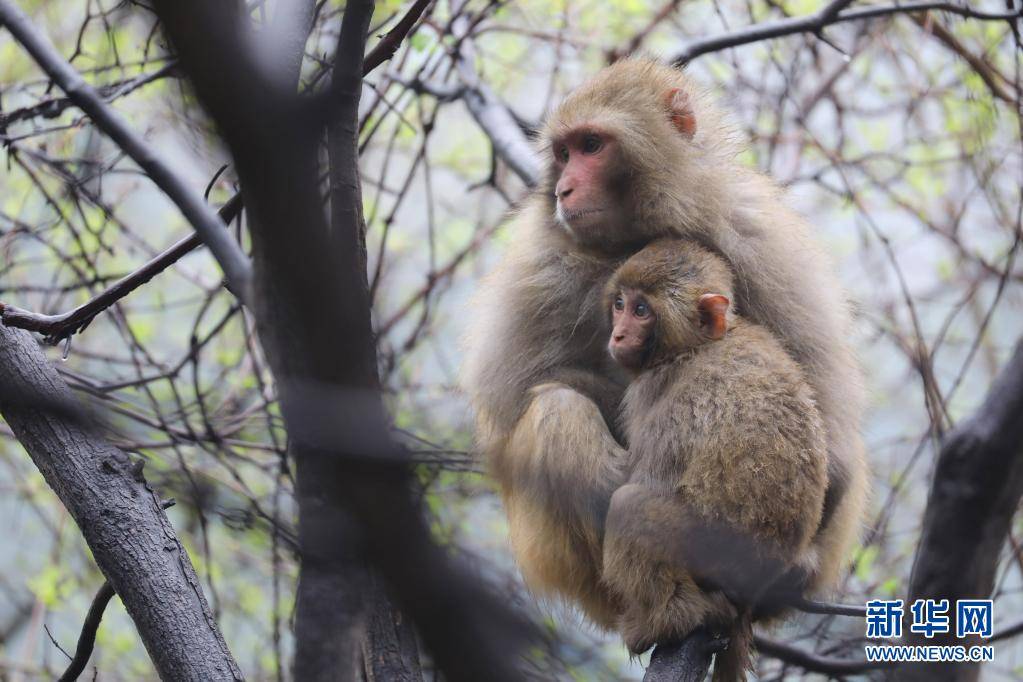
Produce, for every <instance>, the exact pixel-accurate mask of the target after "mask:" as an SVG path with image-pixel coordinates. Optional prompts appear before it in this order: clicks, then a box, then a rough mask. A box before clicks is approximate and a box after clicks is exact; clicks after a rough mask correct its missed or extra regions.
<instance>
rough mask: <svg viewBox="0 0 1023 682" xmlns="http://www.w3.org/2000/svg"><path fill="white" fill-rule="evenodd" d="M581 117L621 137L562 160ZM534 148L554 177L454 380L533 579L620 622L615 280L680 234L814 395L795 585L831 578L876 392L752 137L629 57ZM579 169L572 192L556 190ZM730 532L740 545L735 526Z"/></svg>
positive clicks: (728, 585)
mask: <svg viewBox="0 0 1023 682" xmlns="http://www.w3.org/2000/svg"><path fill="white" fill-rule="evenodd" d="M578 131H581V132H584V133H585V134H586V135H590V134H593V135H599V136H601V137H600V139H601V140H605V139H606V140H613V142H614V144H608V145H606V146H605V147H603V148H602V149H598V150H597V152H596V153H594V154H593V155H591V156H580V154H588V153H590V152H589V150H590V149H591V148H592V147H593V145H592V144H589V143H588V142H586V141H584V142H581V143H578V144H579V145H584V146H582V147H579V146H578V145H577V146H574V147H572V149H571V153H570V154H564V153H563V151H562V150H563V149H564V148H565V147H564V145H568V144H576V143H575V142H574V141H573V140H574V138H572V137H571V136H572V135H573V134H574V133H575V132H578ZM586 131H589V132H586ZM580 148H581V149H582V151H578V150H579V149H580ZM539 150H540V153H542V154H544V155H546V158H547V159H548V161H547V162H546V168H545V171H544V177H543V178H542V179H541V181H540V182H539V183H538V186H537V187H536V189H535V191H534V192H533V193H532V195H531V196H530V197H529V198H528V199H527V200H526V202H525V203H524V205H523V206H522V207H521V209H520V210H519V213H518V215H517V216H516V217H515V218H514V219H513V221H512V223H511V225H509V226H508V227H507V228H506V229H507V230H508V234H509V235H510V237H511V239H510V245H509V248H508V250H507V251H506V253H505V255H504V257H503V261H502V262H501V263H500V264H499V265H498V267H497V268H496V270H495V271H494V272H492V273H490V275H488V277H486V278H485V279H484V281H483V283H482V284H481V287H480V290H479V292H478V294H477V296H476V298H475V300H474V302H473V303H472V304H471V310H472V311H473V317H472V320H471V322H470V329H469V330H468V333H467V336H466V340H465V348H466V357H465V361H464V363H463V370H462V371H463V374H462V378H461V381H462V385H463V387H464V388H465V390H466V392H467V394H468V396H469V398H470V402H471V404H472V406H473V409H474V412H475V415H476V425H477V429H476V431H477V440H478V444H479V448H480V449H481V451H482V452H484V453H485V457H486V459H487V462H488V465H489V469H490V471H491V473H492V475H493V476H494V477H495V479H496V481H497V482H498V484H499V486H500V488H501V492H502V497H503V500H504V503H505V507H506V512H507V515H508V522H509V532H510V539H511V543H512V550H513V552H514V554H515V556H516V559H517V561H518V564H519V566H520V567H521V570H522V573H523V576H524V578H525V580H526V582H527V584H528V585H529V586H530V588H531V589H532V590H534V592H536V593H537V594H539V595H544V596H548V597H553V598H559V599H564V600H567V601H569V602H572V603H575V604H576V605H578V606H579V607H580V608H581V609H582V611H583V612H584V613H585V614H587V615H588V616H589V617H590V618H591V619H592V620H593V621H594V622H595V623H597V624H598V625H601V626H603V627H607V628H612V627H615V626H616V623H617V621H618V616H619V614H620V613H621V611H622V604H620V600H619V598H618V597H616V596H614V595H613V594H611V593H610V591H609V590H608V589H607V588H606V587H605V585H604V584H603V583H602V582H601V570H602V569H601V567H602V562H603V535H604V522H605V518H606V515H607V510H608V507H609V505H610V502H611V496H612V495H613V494H614V493H615V491H617V490H618V489H619V488H620V487H622V486H623V485H625V483H626V480H627V476H626V471H627V465H628V461H629V453H628V452H626V450H625V449H624V448H623V447H622V445H621V441H620V440H619V439H617V438H616V435H615V433H614V432H613V430H612V429H613V424H612V425H611V426H609V423H610V422H609V420H608V417H607V415H608V412H609V410H610V411H613V406H614V405H615V404H616V403H617V401H618V400H619V399H620V398H621V395H622V392H623V391H624V387H625V385H626V383H627V381H628V377H627V375H626V374H625V373H624V372H623V371H622V370H621V368H620V367H617V366H616V365H615V364H614V363H613V362H611V361H610V358H609V356H608V353H607V350H606V341H607V333H608V329H607V322H606V312H605V311H604V310H603V300H602V296H603V287H604V284H605V283H606V282H607V280H608V278H609V277H610V275H611V274H612V272H614V270H615V269H616V267H617V266H618V265H619V264H621V263H622V262H623V261H624V260H625V259H626V258H628V257H629V256H630V255H632V254H633V253H635V252H636V251H638V250H639V249H640V248H642V247H643V246H644V245H646V244H648V243H649V242H651V241H653V240H655V239H657V238H660V237H682V238H688V239H692V240H695V241H697V242H699V243H701V244H702V245H703V246H705V247H706V248H708V249H709V250H711V251H713V252H714V253H717V254H719V255H720V256H721V257H723V258H724V260H725V261H727V262H728V264H729V266H730V267H731V269H732V271H733V272H734V273H735V277H736V281H735V288H734V291H733V293H734V298H733V300H732V303H733V305H734V306H735V308H736V309H737V310H739V311H740V312H741V313H742V316H743V317H744V318H745V319H746V320H748V321H749V322H751V323H755V324H757V325H761V326H762V327H763V328H764V329H765V330H766V332H768V333H770V335H773V336H774V337H775V338H777V339H778V341H779V342H780V343H781V345H782V346H783V347H784V348H785V350H786V351H787V352H788V353H789V354H790V355H791V356H792V358H794V360H795V361H796V363H798V365H799V367H800V368H801V369H802V371H803V373H804V375H805V376H806V378H807V381H808V382H809V383H810V385H811V388H812V390H813V392H814V395H815V398H816V402H817V407H818V410H819V411H820V414H821V418H822V420H823V424H824V432H825V437H826V441H827V451H828V458H827V462H828V472H827V474H828V489H827V496H826V500H825V505H824V520H823V521H822V523H821V526H820V528H819V530H818V531H817V533H816V534H815V535H814V537H813V538H812V540H811V548H812V549H813V550H814V551H815V552H816V555H817V562H816V568H815V570H814V572H813V574H812V575H809V576H806V577H805V579H801V580H800V581H799V588H800V589H802V587H803V586H804V585H803V583H805V587H806V588H807V589H809V590H816V591H820V590H824V589H827V587H828V586H830V585H831V584H833V582H834V580H835V578H836V577H837V575H838V573H839V571H840V569H841V568H842V566H843V564H844V562H845V560H846V555H847V552H848V550H849V548H850V546H851V544H852V543H854V542H855V540H856V539H857V536H858V532H859V530H860V525H861V515H862V510H863V506H864V502H865V497H866V494H867V469H866V464H865V459H864V452H863V445H862V440H861V436H860V432H859V429H860V421H861V417H862V411H863V402H864V399H863V389H862V385H861V384H862V382H861V376H860V371H859V368H858V366H857V364H856V362H855V360H854V357H853V354H852V352H851V349H850V347H849V341H848V339H849V338H850V336H851V316H850V312H849V307H848V305H847V302H846V300H845V299H844V297H843V294H842V290H841V287H840V286H839V283H838V281H837V278H836V277H835V275H834V274H833V272H832V267H831V264H830V263H829V261H828V258H827V257H826V256H825V254H824V253H823V252H822V251H821V249H820V248H819V247H818V246H817V245H816V244H815V243H814V241H813V239H812V238H811V234H810V228H809V226H808V225H807V223H806V221H805V220H804V219H803V218H801V217H800V216H799V215H798V214H796V213H795V212H793V211H792V210H790V209H789V208H788V207H787V206H786V205H785V204H784V203H783V201H782V197H781V193H780V190H779V188H778V187H777V186H776V185H775V184H774V183H773V182H772V181H771V180H769V179H768V178H767V177H765V176H764V175H762V174H761V173H759V172H757V171H755V170H753V169H750V168H747V167H746V166H744V165H742V164H741V163H740V162H739V161H738V160H737V157H738V152H739V151H740V150H741V147H740V146H739V145H738V144H737V142H736V139H735V135H734V134H733V132H732V131H731V130H730V129H729V128H728V126H726V125H725V123H724V119H723V117H722V116H721V114H719V113H718V112H717V110H716V109H715V107H714V105H713V104H712V103H711V101H710V100H709V98H708V97H707V96H706V95H705V94H703V93H702V92H701V91H700V90H698V89H697V88H696V87H695V86H694V85H693V84H692V82H691V81H690V80H689V78H688V77H687V76H686V75H685V74H683V73H682V72H681V71H679V70H677V69H673V68H670V67H668V66H666V65H662V64H658V63H656V62H653V61H649V60H643V59H628V60H622V61H619V62H617V63H615V64H613V65H612V66H610V67H608V68H606V69H604V70H603V71H601V72H600V73H599V74H597V75H596V76H595V77H594V78H593V79H592V80H590V81H589V82H588V83H585V84H584V85H582V86H581V87H579V88H578V89H577V90H576V91H575V92H573V93H572V94H571V95H569V97H568V98H567V99H566V100H565V101H564V102H563V103H562V104H561V105H560V106H559V107H558V108H557V109H556V110H555V111H554V112H553V113H552V114H551V115H550V117H549V119H548V121H547V123H546V126H545V128H544V130H543V132H542V135H541V136H540V142H539ZM556 155H558V156H556ZM565 156H567V157H568V162H567V163H565V161H564V157H565ZM603 157H606V159H605V161H606V162H605V163H604V164H603V165H598V166H596V167H594V168H596V169H597V170H594V172H593V174H592V175H587V173H588V172H589V170H590V169H591V168H590V166H586V165H582V166H578V169H579V171H578V172H576V170H575V166H574V164H575V162H576V160H577V159H578V160H581V161H586V162H587V163H589V162H590V161H593V160H597V159H600V158H603ZM597 171H599V172H597ZM573 178H574V179H573ZM568 179H573V182H574V183H575V185H576V186H574V187H567V188H562V187H560V186H559V184H566V180H568ZM569 190H573V191H572V193H571V194H570V195H569ZM556 192H558V194H557V196H556V194H555V193H556ZM573 201H574V202H575V204H572V202H573ZM587 201H588V202H590V203H589V204H587V203H586V202H587ZM594 202H596V203H594ZM570 204H572V205H573V206H574V207H575V208H574V209H573V210H567V209H566V206H567V205H570ZM579 216H581V217H579ZM608 406H611V407H608ZM602 410H603V412H602ZM750 423H751V424H755V423H759V422H750ZM741 474H742V472H741V471H740V472H736V475H741ZM726 475H727V474H726ZM671 480H677V479H671ZM661 483H662V485H668V484H669V482H668V481H662V482H661ZM786 494H787V493H786ZM753 513H755V512H753ZM730 530H731V529H725V531H730ZM666 532H667V531H666ZM719 537H721V538H729V537H734V538H735V543H736V544H737V545H741V544H743V543H744V542H745V537H744V534H743V533H741V532H738V531H736V532H734V533H732V532H722V533H720V534H719ZM706 556H707V555H706V554H701V555H700V556H698V557H694V558H692V559H691V561H696V560H699V559H704V558H706ZM718 568H720V571H719V572H718V574H717V576H716V578H715V580H716V581H717V582H719V583H722V585H721V587H722V589H725V590H727V591H731V592H734V593H739V594H741V593H743V592H744V591H745V590H744V588H743V585H746V584H750V583H755V582H756V580H755V578H754V577H751V576H750V575H743V572H742V570H741V567H738V568H737V567H736V566H734V565H728V566H725V567H718ZM694 572H695V571H694Z"/></svg>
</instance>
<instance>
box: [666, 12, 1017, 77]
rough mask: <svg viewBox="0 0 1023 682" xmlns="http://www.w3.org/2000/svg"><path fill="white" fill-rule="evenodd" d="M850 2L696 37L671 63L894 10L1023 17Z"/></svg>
mask: <svg viewBox="0 0 1023 682" xmlns="http://www.w3.org/2000/svg"><path fill="white" fill-rule="evenodd" d="M849 4H850V3H849V2H845V1H840V2H832V3H830V4H829V5H827V6H826V7H824V8H823V9H821V10H820V11H819V12H814V13H813V14H808V15H806V16H801V17H791V18H787V19H780V20H778V21H765V22H763V23H759V24H754V25H753V26H747V27H745V28H741V29H739V30H737V31H731V32H729V33H725V34H722V35H717V36H712V37H710V38H704V39H702V40H696V41H693V42H692V43H690V44H689V45H687V46H686V48H685V49H684V50H682V51H681V52H680V53H678V54H677V55H676V56H675V57H674V59H672V63H673V64H675V65H676V66H684V65H685V64H687V63H689V62H691V61H692V60H693V59H696V58H697V57H699V56H700V55H704V54H707V53H708V52H719V51H721V50H725V49H728V48H730V47H738V46H740V45H748V44H750V43H756V42H759V41H761V40H770V39H771V38H781V37H783V36H789V35H794V34H797V33H817V34H819V33H821V32H822V31H823V30H824V29H825V28H827V27H828V26H833V25H835V24H841V23H845V22H847V21H859V20H866V19H875V18H878V17H883V16H890V15H893V14H909V13H912V12H925V11H928V10H940V11H943V12H949V13H951V14H958V15H959V16H961V17H967V18H970V19H983V20H986V21H1011V20H1013V19H1019V18H1020V17H1023V9H1014V10H1012V11H1009V12H986V11H982V10H976V9H973V8H971V7H967V6H965V5H957V4H954V3H950V2H907V3H903V4H899V5H880V6H871V7H862V8H858V9H851V10H848V11H842V10H843V8H844V7H845V6H846V5H849Z"/></svg>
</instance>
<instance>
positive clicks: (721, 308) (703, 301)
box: [696, 294, 729, 341]
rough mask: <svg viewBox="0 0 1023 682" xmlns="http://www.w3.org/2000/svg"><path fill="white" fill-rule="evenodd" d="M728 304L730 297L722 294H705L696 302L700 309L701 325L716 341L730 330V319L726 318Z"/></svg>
mask: <svg viewBox="0 0 1023 682" xmlns="http://www.w3.org/2000/svg"><path fill="white" fill-rule="evenodd" d="M728 306H729V301H728V299H727V298H726V297H724V296H722V295H721V294H704V295H703V296H700V300H699V302H698V303H697V304H696V307H697V308H698V309H699V311H700V325H701V326H702V327H703V328H704V330H706V332H707V336H709V337H710V338H712V339H713V340H715V341H717V340H718V339H721V338H723V337H724V335H725V332H726V331H728V320H727V319H726V318H725V313H727V312H728Z"/></svg>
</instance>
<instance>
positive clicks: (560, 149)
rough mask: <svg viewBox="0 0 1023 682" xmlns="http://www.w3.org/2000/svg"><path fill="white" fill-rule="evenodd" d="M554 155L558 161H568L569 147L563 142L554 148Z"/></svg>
mask: <svg viewBox="0 0 1023 682" xmlns="http://www.w3.org/2000/svg"><path fill="white" fill-rule="evenodd" d="M554 156H555V158H557V160H558V161H560V162H562V163H567V162H568V147H566V146H565V145H563V144H561V145H558V146H557V148H556V149H555V150H554Z"/></svg>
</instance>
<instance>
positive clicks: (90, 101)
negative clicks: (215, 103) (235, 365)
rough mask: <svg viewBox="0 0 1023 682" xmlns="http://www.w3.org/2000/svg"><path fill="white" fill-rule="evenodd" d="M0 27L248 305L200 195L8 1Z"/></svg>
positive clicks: (239, 257) (235, 257)
mask: <svg viewBox="0 0 1023 682" xmlns="http://www.w3.org/2000/svg"><path fill="white" fill-rule="evenodd" d="M0 24H2V25H4V26H6V27H7V30H8V31H10V32H11V35H13V36H14V38H15V40H17V41H18V42H19V43H21V45H22V47H24V48H25V50H26V51H27V52H28V53H29V54H30V55H32V58H33V59H34V60H35V61H36V63H37V64H39V67H40V68H41V69H42V70H43V71H44V72H46V74H47V75H48V76H49V77H50V78H52V79H53V81H54V82H55V83H57V85H59V86H60V88H61V89H62V90H63V91H64V92H65V93H67V96H68V98H69V99H71V101H73V102H74V103H75V104H76V105H78V107H79V108H80V109H81V110H82V111H84V112H85V113H86V114H88V115H89V117H90V118H91V119H92V120H93V122H94V123H95V124H96V125H97V126H98V127H99V128H100V130H102V131H103V132H105V133H106V134H107V135H108V136H109V137H110V139H111V140H113V141H114V143H115V144H117V146H119V147H120V148H121V149H123V150H124V152H125V153H126V154H128V156H130V157H131V158H132V160H134V161H135V163H137V164H138V165H139V167H140V168H142V169H143V170H144V171H145V172H146V176H147V177H148V178H149V179H151V180H152V181H153V182H154V183H155V184H156V186H157V187H159V188H160V189H161V190H163V192H164V193H165V194H166V195H167V196H168V197H169V198H170V199H171V201H173V202H174V203H175V204H176V205H177V207H178V208H179V209H181V212H182V214H184V216H185V218H187V219H188V221H189V222H190V223H191V224H192V227H194V228H195V231H196V232H198V233H199V236H200V237H201V238H202V240H203V242H204V243H206V244H207V245H208V246H209V247H210V250H211V251H212V252H213V255H214V256H215V257H216V259H217V261H218V262H219V263H220V267H221V268H223V270H224V274H225V275H226V277H227V280H228V282H229V283H230V285H231V288H232V291H233V292H234V293H235V295H236V296H238V297H239V299H241V300H242V301H243V302H244V301H246V300H248V295H247V292H248V287H249V277H250V274H251V267H250V265H249V262H248V259H247V258H246V257H245V254H243V253H242V251H241V249H240V248H239V246H238V244H237V243H236V242H235V241H234V240H233V239H232V238H231V235H230V234H229V233H228V232H227V231H226V230H224V224H223V223H222V222H221V221H220V219H219V218H218V217H217V214H216V213H215V212H214V211H213V209H212V208H210V207H209V205H208V204H207V203H206V202H205V201H204V200H203V198H202V195H201V194H200V193H199V192H198V191H196V190H195V189H193V188H192V187H190V186H189V185H188V184H187V183H185V181H184V180H183V179H182V178H181V176H179V175H178V174H177V173H175V172H174V170H173V169H172V168H171V167H170V166H169V165H168V164H167V163H166V162H165V161H164V160H163V158H162V157H161V156H160V155H159V154H158V153H157V152H156V150H154V149H153V148H152V147H151V146H150V145H148V144H147V143H146V141H145V140H143V139H142V136H141V135H139V134H138V133H136V132H135V130H134V129H133V128H132V127H131V126H129V125H128V123H127V121H125V120H124V119H123V118H121V116H120V115H118V114H117V112H115V111H114V110H113V108H112V107H110V105H108V104H107V103H106V102H105V101H104V100H103V98H102V97H101V96H100V94H99V93H98V92H96V89H95V88H93V87H92V86H91V85H89V84H88V83H86V82H85V80H84V79H83V78H82V77H81V75H79V73H78V72H77V71H76V70H75V69H74V67H72V66H71V64H69V63H68V62H67V61H66V60H65V59H64V58H63V57H62V56H61V55H60V53H59V52H57V50H56V48H55V47H54V46H53V45H51V44H50V42H49V41H48V40H47V39H46V38H45V37H44V36H43V35H42V34H41V33H40V32H39V31H38V30H36V27H35V26H33V25H32V21H31V19H29V18H28V17H27V16H26V15H25V14H24V13H23V12H22V11H21V10H20V9H18V8H17V7H16V6H15V5H14V4H13V3H12V2H11V1H10V0H0Z"/></svg>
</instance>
